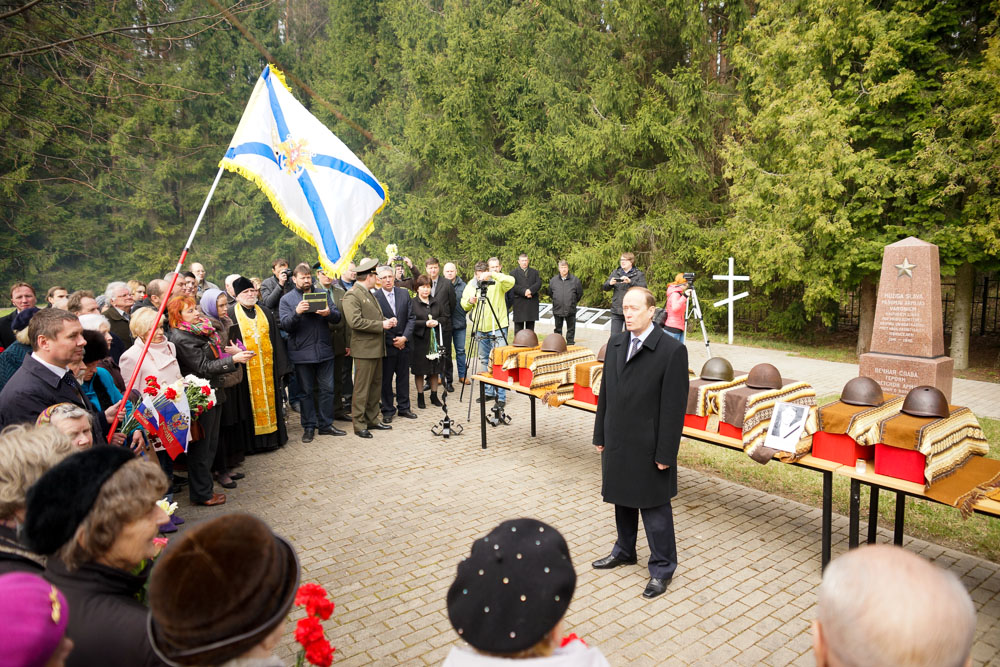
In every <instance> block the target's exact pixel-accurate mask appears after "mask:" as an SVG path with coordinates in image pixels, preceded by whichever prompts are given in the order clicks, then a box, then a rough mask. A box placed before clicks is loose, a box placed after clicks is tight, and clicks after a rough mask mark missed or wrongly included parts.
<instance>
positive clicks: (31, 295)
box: [0, 282, 36, 348]
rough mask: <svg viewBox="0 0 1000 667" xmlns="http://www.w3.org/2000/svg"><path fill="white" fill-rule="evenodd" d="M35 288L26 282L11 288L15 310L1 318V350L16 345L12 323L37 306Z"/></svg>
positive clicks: (11, 299)
mask: <svg viewBox="0 0 1000 667" xmlns="http://www.w3.org/2000/svg"><path fill="white" fill-rule="evenodd" d="M35 301H36V299H35V288H34V287H32V286H31V285H29V284H28V283H25V282H16V283H14V284H13V285H12V286H11V288H10V303H11V305H12V306H14V310H13V311H11V312H10V313H7V314H6V315H4V316H3V317H0V348H4V347H10V346H11V345H13V344H14V330H13V329H12V328H11V323H12V322H13V321H14V318H15V317H16V316H17V314H18V313H20V312H21V311H22V310H24V309H26V308H31V307H32V306H34V305H35Z"/></svg>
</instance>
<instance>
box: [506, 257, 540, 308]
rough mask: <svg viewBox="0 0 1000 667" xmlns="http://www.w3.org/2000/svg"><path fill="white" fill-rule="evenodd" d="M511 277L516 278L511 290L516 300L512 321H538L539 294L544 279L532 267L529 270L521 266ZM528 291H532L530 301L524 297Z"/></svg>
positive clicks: (512, 272)
mask: <svg viewBox="0 0 1000 667" xmlns="http://www.w3.org/2000/svg"><path fill="white" fill-rule="evenodd" d="M510 275H512V276H514V287H512V288H511V290H510V293H511V294H512V295H513V299H514V302H513V306H514V316H513V317H512V318H511V319H512V320H514V321H515V322H535V321H536V320H538V292H539V291H540V290H541V289H542V277H541V276H540V275H538V271H536V270H535V269H533V268H531V267H530V266H529V267H528V268H527V269H522V268H521V267H520V266H519V267H517V268H516V269H514V270H513V271H511V274H510ZM526 290H531V298H530V299H529V298H528V297H526V296H524V293H525V291H526Z"/></svg>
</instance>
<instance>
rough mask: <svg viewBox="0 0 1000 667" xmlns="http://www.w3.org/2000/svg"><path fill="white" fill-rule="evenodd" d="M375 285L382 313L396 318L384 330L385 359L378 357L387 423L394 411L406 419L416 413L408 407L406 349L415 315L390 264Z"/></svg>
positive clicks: (383, 270) (408, 381) (381, 268)
mask: <svg viewBox="0 0 1000 667" xmlns="http://www.w3.org/2000/svg"><path fill="white" fill-rule="evenodd" d="M378 282H379V286H378V287H377V288H376V289H375V300H376V301H378V305H379V307H380V308H381V309H382V314H383V315H385V317H386V318H387V319H389V318H393V317H395V318H396V326H394V327H392V328H390V329H386V330H385V359H383V360H382V421H383V422H385V423H389V422H391V421H392V417H393V415H394V414H397V413H398V414H399V416H400V417H406V418H408V419H416V418H417V415H415V414H414V413H413V411H412V410H410V350H411V349H412V348H413V345H412V344H411V343H410V341H411V340H412V339H413V324H414V321H415V320H416V316H415V315H414V314H413V309H412V308H410V293H409V292H407V291H406V290H405V289H403V288H402V287H396V286H395V271H393V268H392V267H391V266H380V267H379V269H378ZM393 376H395V380H396V405H395V407H393V391H392V389H393V387H392V385H393Z"/></svg>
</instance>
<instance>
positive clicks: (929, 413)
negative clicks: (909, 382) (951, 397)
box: [902, 385, 951, 417]
mask: <svg viewBox="0 0 1000 667" xmlns="http://www.w3.org/2000/svg"><path fill="white" fill-rule="evenodd" d="M902 409H903V412H905V413H906V414H908V415H913V416H914V417H947V416H948V415H949V414H951V410H950V409H949V408H948V399H947V398H945V397H944V392H943V391H941V390H940V389H938V388H937V387H929V386H927V385H921V386H919V387H914V388H913V389H911V390H910V393H909V394H907V395H906V400H904V401H903V408H902Z"/></svg>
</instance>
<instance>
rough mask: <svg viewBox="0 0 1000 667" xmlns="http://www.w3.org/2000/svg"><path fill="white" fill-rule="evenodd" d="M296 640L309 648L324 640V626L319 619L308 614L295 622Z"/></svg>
mask: <svg viewBox="0 0 1000 667" xmlns="http://www.w3.org/2000/svg"><path fill="white" fill-rule="evenodd" d="M295 641H297V642H298V643H300V644H302V646H303V647H304V648H306V649H307V650H308V649H309V647H310V646H311V645H313V644H314V643H316V642H318V641H323V626H322V625H320V622H319V619H317V618H313V617H312V616H306V617H305V618H303V619H301V620H300V621H299V622H298V623H296V624H295Z"/></svg>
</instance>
